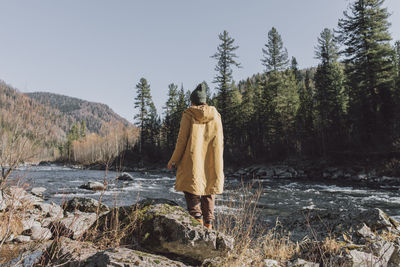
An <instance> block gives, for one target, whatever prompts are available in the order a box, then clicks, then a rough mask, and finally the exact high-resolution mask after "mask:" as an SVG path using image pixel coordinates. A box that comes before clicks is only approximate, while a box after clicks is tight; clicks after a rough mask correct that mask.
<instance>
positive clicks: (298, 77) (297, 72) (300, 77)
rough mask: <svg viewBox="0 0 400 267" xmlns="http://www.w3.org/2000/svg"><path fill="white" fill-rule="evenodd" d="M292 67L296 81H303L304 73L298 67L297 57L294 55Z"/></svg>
mask: <svg viewBox="0 0 400 267" xmlns="http://www.w3.org/2000/svg"><path fill="white" fill-rule="evenodd" d="M290 69H291V70H292V72H293V74H294V77H295V78H296V81H298V82H301V81H302V80H303V74H302V73H301V71H300V70H299V68H298V64H297V59H296V58H295V57H292V60H291V62H290Z"/></svg>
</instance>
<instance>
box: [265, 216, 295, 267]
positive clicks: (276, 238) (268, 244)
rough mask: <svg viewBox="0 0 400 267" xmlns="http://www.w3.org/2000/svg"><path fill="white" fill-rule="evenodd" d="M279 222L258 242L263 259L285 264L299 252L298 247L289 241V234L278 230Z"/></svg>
mask: <svg viewBox="0 0 400 267" xmlns="http://www.w3.org/2000/svg"><path fill="white" fill-rule="evenodd" d="M279 225H280V224H279V221H277V223H276V226H275V227H274V228H272V229H270V230H269V231H268V232H267V233H266V235H264V236H263V238H262V239H261V240H260V242H261V253H262V255H263V257H264V258H267V259H274V260H277V261H279V262H285V261H287V260H290V259H292V258H293V257H294V256H295V255H296V253H298V251H299V245H298V244H297V243H294V242H292V241H291V240H290V233H287V232H284V231H282V230H278V228H280V227H279Z"/></svg>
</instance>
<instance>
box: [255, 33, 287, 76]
mask: <svg viewBox="0 0 400 267" xmlns="http://www.w3.org/2000/svg"><path fill="white" fill-rule="evenodd" d="M262 52H263V59H261V62H262V64H263V65H264V66H265V70H266V72H269V71H279V70H284V69H285V68H286V67H287V64H288V62H289V61H288V53H287V50H286V48H284V47H283V42H282V38H281V36H280V34H279V33H278V31H277V30H276V29H275V27H272V29H271V30H270V31H269V32H268V42H267V43H266V44H265V49H262Z"/></svg>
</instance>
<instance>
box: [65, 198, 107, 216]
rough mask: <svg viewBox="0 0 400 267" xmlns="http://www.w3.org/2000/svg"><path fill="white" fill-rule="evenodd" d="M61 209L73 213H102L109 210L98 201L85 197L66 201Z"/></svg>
mask: <svg viewBox="0 0 400 267" xmlns="http://www.w3.org/2000/svg"><path fill="white" fill-rule="evenodd" d="M63 209H64V210H65V211H69V212H73V211H76V210H79V211H82V212H97V210H98V211H99V213H103V212H106V211H108V210H109V208H108V207H107V206H106V205H104V204H103V203H100V202H99V201H97V200H95V199H93V198H86V197H74V198H73V199H70V200H68V201H67V202H65V204H64V205H63Z"/></svg>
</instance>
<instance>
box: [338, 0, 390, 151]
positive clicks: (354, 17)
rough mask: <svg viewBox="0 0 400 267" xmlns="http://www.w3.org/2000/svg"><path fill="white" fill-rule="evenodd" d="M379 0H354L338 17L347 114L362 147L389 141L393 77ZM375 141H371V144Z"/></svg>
mask: <svg viewBox="0 0 400 267" xmlns="http://www.w3.org/2000/svg"><path fill="white" fill-rule="evenodd" d="M383 2H384V1H383V0H356V1H354V2H353V3H352V4H351V6H350V10H349V12H347V11H346V12H344V18H343V19H340V20H339V31H338V33H339V34H340V35H339V39H340V41H341V42H342V43H343V44H344V46H345V49H344V51H343V52H344V55H345V56H346V58H345V63H346V73H347V74H348V79H347V80H348V81H349V82H348V84H347V86H348V87H349V96H350V103H351V106H350V116H351V119H352V122H353V123H354V128H355V132H353V133H352V134H353V137H354V138H355V140H361V143H360V145H361V146H363V147H366V146H370V147H371V145H375V147H376V146H377V145H378V144H379V145H381V144H384V143H385V141H390V140H388V138H387V133H390V131H389V128H390V125H391V120H392V117H393V103H392V90H393V84H392V83H393V79H392V77H391V73H392V67H393V65H392V63H391V55H392V49H391V47H390V43H389V41H390V40H391V36H390V34H389V31H388V29H389V26H390V23H389V22H388V17H389V13H388V12H387V9H386V8H383V7H382V5H383ZM374 143H375V144H374Z"/></svg>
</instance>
